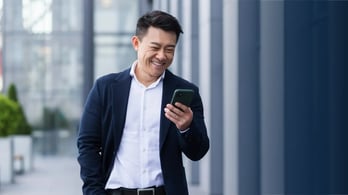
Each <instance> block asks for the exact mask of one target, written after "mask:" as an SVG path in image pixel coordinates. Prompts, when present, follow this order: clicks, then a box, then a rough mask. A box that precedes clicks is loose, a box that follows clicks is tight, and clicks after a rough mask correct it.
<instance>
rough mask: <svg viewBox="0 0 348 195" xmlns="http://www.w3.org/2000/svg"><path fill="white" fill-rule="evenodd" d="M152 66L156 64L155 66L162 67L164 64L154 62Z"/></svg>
mask: <svg viewBox="0 0 348 195" xmlns="http://www.w3.org/2000/svg"><path fill="white" fill-rule="evenodd" d="M152 64H154V65H155V66H162V64H161V63H159V62H152Z"/></svg>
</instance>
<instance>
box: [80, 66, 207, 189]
mask: <svg viewBox="0 0 348 195" xmlns="http://www.w3.org/2000/svg"><path fill="white" fill-rule="evenodd" d="M129 73H130V69H127V70H125V71H123V72H120V73H113V74H109V75H106V76H103V77H101V78H99V79H98V80H97V81H96V82H95V83H94V86H93V88H92V89H91V91H90V93H89V95H88V97H87V101H86V104H85V108H84V111H83V114H82V118H81V121H80V126H79V133H78V138H77V146H78V150H79V156H78V162H79V164H80V167H81V172H80V175H81V179H82V180H83V183H84V184H83V187H82V189H83V194H88V195H89V194H93V195H95V194H97V195H101V194H106V192H105V189H104V188H105V184H106V182H107V179H108V178H109V176H110V173H111V170H112V168H113V165H114V159H115V156H116V154H117V150H118V147H119V144H120V140H121V138H122V133H123V128H124V124H125V118H126V111H127V104H128V96H129V90H130V85H131V79H132V77H131V76H130V74H129ZM177 88H186V89H193V90H194V92H195V93H194V98H193V100H192V104H191V109H192V111H193V120H192V123H191V126H190V130H189V131H187V132H185V133H180V132H179V130H178V129H177V128H176V126H175V124H174V123H172V122H171V121H169V120H168V119H167V118H166V117H165V116H164V107H165V106H166V104H167V103H169V102H170V100H171V96H172V94H173V92H174V90H175V89H177ZM161 109H162V111H161V119H160V160H161V167H162V173H163V179H164V184H165V190H166V193H167V195H178V194H180V195H185V194H188V189H187V182H186V176H185V170H184V166H183V163H182V153H184V154H185V155H186V156H187V157H188V158H189V159H191V160H194V161H196V160H200V159H201V158H202V157H203V156H204V155H205V154H206V153H207V151H208V149H209V138H208V135H207V129H206V125H205V122H204V115H203V105H202V101H201V97H200V95H199V91H198V88H197V87H196V86H195V85H194V84H192V83H190V82H188V81H186V80H184V79H182V78H180V77H178V76H175V75H174V74H172V73H171V72H170V71H169V70H166V73H165V78H164V79H163V96H162V108H161Z"/></svg>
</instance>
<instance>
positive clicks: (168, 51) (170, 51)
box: [166, 48, 174, 53]
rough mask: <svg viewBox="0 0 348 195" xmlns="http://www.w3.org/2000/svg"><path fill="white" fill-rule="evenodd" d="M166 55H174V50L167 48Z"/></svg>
mask: <svg viewBox="0 0 348 195" xmlns="http://www.w3.org/2000/svg"><path fill="white" fill-rule="evenodd" d="M166 53H174V48H167V49H166Z"/></svg>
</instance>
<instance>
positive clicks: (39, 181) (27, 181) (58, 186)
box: [0, 156, 82, 195]
mask: <svg viewBox="0 0 348 195" xmlns="http://www.w3.org/2000/svg"><path fill="white" fill-rule="evenodd" d="M81 186H82V182H81V180H80V177H79V166H78V163H77V161H76V158H75V157H73V156H35V157H34V167H33V170H31V171H29V172H27V173H24V174H20V175H19V174H17V175H15V181H14V183H12V184H2V185H1V187H0V194H1V195H20V194H25V195H47V194H50V195H77V194H82V192H81Z"/></svg>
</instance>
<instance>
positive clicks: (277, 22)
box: [260, 0, 284, 194]
mask: <svg viewBox="0 0 348 195" xmlns="http://www.w3.org/2000/svg"><path fill="white" fill-rule="evenodd" d="M260 22H261V23H260V45H261V50H260V126H261V127H260V128H261V131H260V146H261V153H260V158H261V159H260V168H261V170H260V171H261V175H260V176H261V178H260V182H261V184H260V185H261V186H260V188H261V189H260V190H261V194H284V1H282V0H280V1H261V2H260Z"/></svg>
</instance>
